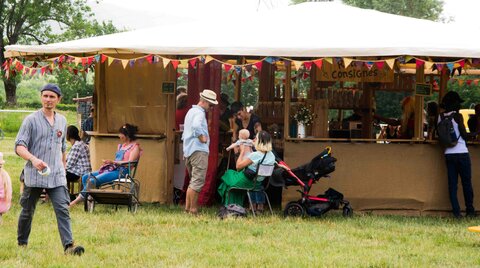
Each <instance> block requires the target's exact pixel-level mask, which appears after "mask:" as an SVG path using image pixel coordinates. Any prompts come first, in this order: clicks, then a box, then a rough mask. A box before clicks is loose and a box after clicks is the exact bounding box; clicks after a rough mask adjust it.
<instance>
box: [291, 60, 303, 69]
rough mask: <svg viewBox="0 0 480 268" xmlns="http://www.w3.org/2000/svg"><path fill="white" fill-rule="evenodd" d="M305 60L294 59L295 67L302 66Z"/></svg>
mask: <svg viewBox="0 0 480 268" xmlns="http://www.w3.org/2000/svg"><path fill="white" fill-rule="evenodd" d="M302 64H303V61H293V65H295V69H297V70H299V69H300V68H302Z"/></svg>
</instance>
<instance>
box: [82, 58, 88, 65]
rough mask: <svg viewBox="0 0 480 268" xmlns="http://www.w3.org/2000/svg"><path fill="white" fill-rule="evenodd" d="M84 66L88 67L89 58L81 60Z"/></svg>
mask: <svg viewBox="0 0 480 268" xmlns="http://www.w3.org/2000/svg"><path fill="white" fill-rule="evenodd" d="M81 61H82V66H85V65H87V58H81Z"/></svg>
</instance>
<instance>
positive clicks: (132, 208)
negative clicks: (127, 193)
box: [128, 184, 139, 213]
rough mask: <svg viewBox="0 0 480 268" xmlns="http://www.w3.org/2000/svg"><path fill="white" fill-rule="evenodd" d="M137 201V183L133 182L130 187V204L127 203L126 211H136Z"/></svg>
mask: <svg viewBox="0 0 480 268" xmlns="http://www.w3.org/2000/svg"><path fill="white" fill-rule="evenodd" d="M138 203H139V202H138V185H136V184H135V185H134V186H133V188H132V197H131V198H130V204H128V211H130V212H132V213H137V209H138Z"/></svg>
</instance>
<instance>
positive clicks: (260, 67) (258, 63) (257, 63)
mask: <svg viewBox="0 0 480 268" xmlns="http://www.w3.org/2000/svg"><path fill="white" fill-rule="evenodd" d="M262 64H263V61H259V62H255V63H254V64H253V65H255V67H257V70H258V71H259V72H261V71H262Z"/></svg>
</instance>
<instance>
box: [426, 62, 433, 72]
mask: <svg viewBox="0 0 480 268" xmlns="http://www.w3.org/2000/svg"><path fill="white" fill-rule="evenodd" d="M432 66H433V62H431V61H426V62H425V69H426V70H431V69H432Z"/></svg>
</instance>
